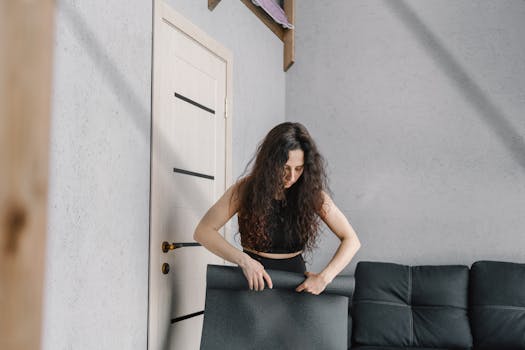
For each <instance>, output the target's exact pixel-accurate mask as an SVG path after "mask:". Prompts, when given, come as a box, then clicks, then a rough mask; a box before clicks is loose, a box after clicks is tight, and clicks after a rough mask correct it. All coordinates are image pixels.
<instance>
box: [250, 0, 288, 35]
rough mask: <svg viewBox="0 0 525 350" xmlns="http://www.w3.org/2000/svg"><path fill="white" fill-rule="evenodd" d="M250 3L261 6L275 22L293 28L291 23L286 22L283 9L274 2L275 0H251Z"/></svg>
mask: <svg viewBox="0 0 525 350" xmlns="http://www.w3.org/2000/svg"><path fill="white" fill-rule="evenodd" d="M252 3H253V4H254V5H256V6H259V7H261V8H262V9H263V10H264V11H265V12H266V13H267V14H268V15H270V17H272V19H273V20H274V21H275V22H277V23H279V24H280V25H282V26H283V27H284V28H289V29H292V28H293V24H291V23H290V22H288V18H287V17H286V14H285V13H284V10H283V9H282V8H281V6H279V5H278V4H277V3H276V2H275V0H252Z"/></svg>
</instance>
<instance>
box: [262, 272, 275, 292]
mask: <svg viewBox="0 0 525 350" xmlns="http://www.w3.org/2000/svg"><path fill="white" fill-rule="evenodd" d="M263 276H264V279H265V280H266V284H267V285H268V287H269V288H270V289H271V288H273V282H272V278H271V277H270V275H269V274H268V272H266V271H263Z"/></svg>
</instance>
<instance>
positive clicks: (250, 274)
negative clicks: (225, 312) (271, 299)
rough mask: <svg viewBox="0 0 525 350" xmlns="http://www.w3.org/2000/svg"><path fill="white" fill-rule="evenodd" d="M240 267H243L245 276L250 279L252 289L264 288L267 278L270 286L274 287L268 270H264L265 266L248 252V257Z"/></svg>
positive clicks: (249, 283)
mask: <svg viewBox="0 0 525 350" xmlns="http://www.w3.org/2000/svg"><path fill="white" fill-rule="evenodd" d="M240 267H241V268H242V272H243V273H244V276H245V277H246V279H247V280H248V285H249V287H250V290H256V291H258V290H259V291H260V290H263V289H264V281H265V280H266V284H267V285H268V287H270V288H273V283H272V279H271V277H270V275H269V274H268V272H266V271H265V270H264V266H263V265H262V264H261V263H260V262H258V261H257V260H255V259H253V258H252V257H250V256H249V255H248V254H246V259H245V260H244V261H243V263H242V264H241V265H240Z"/></svg>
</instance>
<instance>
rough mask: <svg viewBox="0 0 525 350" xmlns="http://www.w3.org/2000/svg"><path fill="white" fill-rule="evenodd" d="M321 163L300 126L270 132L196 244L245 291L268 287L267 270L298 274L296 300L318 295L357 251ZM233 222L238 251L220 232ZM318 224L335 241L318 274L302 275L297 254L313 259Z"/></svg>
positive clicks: (287, 124) (357, 244) (205, 224)
mask: <svg viewBox="0 0 525 350" xmlns="http://www.w3.org/2000/svg"><path fill="white" fill-rule="evenodd" d="M326 189H327V181H326V174H325V169H324V161H323V158H322V156H321V155H320V154H319V152H318V151H317V147H316V145H315V142H314V140H313V139H312V138H311V137H310V134H309V133H308V131H307V130H306V128H305V127H304V126H303V125H301V124H300V123H290V122H285V123H282V124H279V125H277V126H275V127H274V128H273V129H272V130H270V132H269V133H268V135H266V137H265V139H264V140H263V142H262V143H261V144H260V145H259V147H258V149H257V153H256V160H255V164H254V166H253V169H252V171H251V172H250V174H249V175H248V176H246V177H244V178H241V179H240V180H239V181H237V182H236V183H235V184H233V185H232V186H231V187H230V188H229V189H228V190H227V191H226V192H225V193H224V195H223V196H222V197H221V198H220V199H219V200H218V201H217V202H216V203H215V204H214V205H213V206H212V207H211V208H210V209H209V210H208V212H207V213H206V214H205V215H204V217H203V218H202V219H201V221H200V222H199V224H198V225H197V228H196V229H195V233H194V236H193V237H194V239H195V240H196V241H197V242H199V243H200V244H202V245H203V246H204V247H206V248H207V249H208V250H210V251H211V252H212V253H214V254H216V255H218V256H220V257H222V258H224V259H226V260H228V261H230V262H233V263H235V264H237V265H239V267H241V268H242V271H243V273H244V275H245V277H246V279H247V280H248V285H249V287H250V289H251V290H259V291H260V290H263V289H264V284H265V283H264V282H265V281H266V283H267V285H268V287H269V288H272V280H271V278H270V275H268V273H267V272H266V271H265V269H280V270H287V271H293V272H300V273H304V274H305V276H306V279H305V281H304V282H303V283H301V284H300V285H299V286H298V287H297V288H296V291H297V292H303V291H304V292H308V293H312V294H315V295H317V294H319V293H321V292H322V291H323V290H324V289H325V288H326V286H327V285H328V284H329V283H330V282H331V281H332V280H333V278H334V277H335V276H337V274H338V273H339V272H341V271H342V270H343V268H344V267H345V266H346V265H348V263H349V262H350V260H351V259H352V257H353V256H354V255H355V253H356V252H357V250H358V249H359V248H360V246H361V244H360V242H359V239H358V238H357V235H356V233H355V231H354V230H353V228H352V226H351V225H350V223H349V222H348V220H347V219H346V218H345V216H344V215H343V214H342V213H341V211H340V210H339V209H338V208H337V206H336V205H335V204H334V202H333V201H332V200H331V199H330V197H329V196H328V194H327V193H326V192H325V190H326ZM236 213H237V214H238V221H239V233H240V235H241V245H242V247H243V251H240V250H238V249H237V248H235V247H234V246H233V245H231V244H230V243H228V242H227V241H226V240H225V239H224V238H223V237H222V235H221V234H220V233H219V232H218V230H219V229H220V228H221V227H222V226H224V224H225V223H226V222H228V220H230V218H231V217H232V216H233V215H235V214H236ZM319 218H321V219H322V220H323V221H324V222H325V223H326V224H327V226H328V227H329V228H330V230H331V231H332V232H333V233H334V234H335V235H336V236H337V237H338V238H339V239H340V240H341V243H340V245H339V248H338V249H337V251H336V253H335V255H334V256H333V257H332V259H331V260H330V262H329V263H328V265H327V266H326V267H325V268H324V269H323V270H322V271H321V272H320V273H312V272H308V271H306V267H305V264H304V260H303V256H302V253H303V252H305V251H311V250H312V248H313V247H314V246H315V241H316V238H317V236H318V226H319Z"/></svg>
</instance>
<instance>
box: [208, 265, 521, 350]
mask: <svg viewBox="0 0 525 350" xmlns="http://www.w3.org/2000/svg"><path fill="white" fill-rule="evenodd" d="M268 272H269V274H270V276H271V277H272V280H273V282H274V289H272V290H269V289H265V290H264V291H262V292H254V291H249V290H248V288H247V285H246V280H245V278H244V275H243V274H242V271H241V270H240V269H239V268H237V267H231V266H216V265H209V266H208V273H207V289H206V307H205V312H204V326H203V333H202V341H201V349H228V350H235V349H285V350H286V349H292V350H295V349H301V350H303V349H322V350H331V349H346V348H348V349H350V348H351V349H359V350H397V349H411V350H427V349H428V350H430V349H434V350H445V349H450V350H452V349H469V350H525V264H516V263H509V262H497V261H478V262H475V263H474V264H473V265H472V266H471V268H469V267H468V266H465V265H439V266H429V265H428V266H407V265H400V264H393V263H386V262H370V261H361V262H359V263H358V264H357V267H356V271H355V279H354V277H350V276H339V277H337V278H336V279H335V280H334V281H333V282H332V283H331V284H330V285H329V286H328V287H327V289H326V291H325V292H323V293H322V294H321V295H319V296H314V295H310V294H305V293H296V292H295V291H294V289H295V287H296V286H297V285H298V284H300V283H301V281H302V280H303V279H304V277H303V276H301V275H298V274H294V273H289V272H283V271H272V270H269V271H268Z"/></svg>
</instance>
